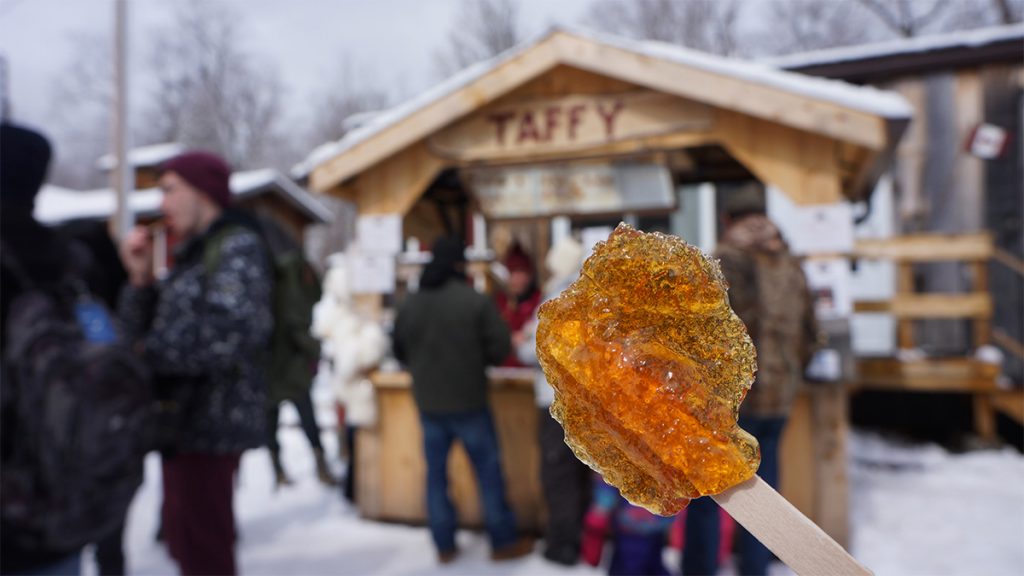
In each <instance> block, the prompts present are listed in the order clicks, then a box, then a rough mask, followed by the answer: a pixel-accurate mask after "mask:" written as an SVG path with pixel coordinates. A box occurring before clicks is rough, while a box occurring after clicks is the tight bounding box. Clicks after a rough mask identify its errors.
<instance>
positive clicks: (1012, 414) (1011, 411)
mask: <svg viewBox="0 0 1024 576" xmlns="http://www.w3.org/2000/svg"><path fill="white" fill-rule="evenodd" d="M992 409H993V410H995V411H996V412H1001V413H1003V414H1005V415H1006V416H1007V417H1009V418H1010V419H1011V420H1013V421H1014V422H1016V423H1018V424H1021V425H1024V391H1022V390H1001V391H999V392H993V393H992Z"/></svg>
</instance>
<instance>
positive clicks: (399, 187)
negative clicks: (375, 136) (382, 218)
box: [344, 142, 445, 215]
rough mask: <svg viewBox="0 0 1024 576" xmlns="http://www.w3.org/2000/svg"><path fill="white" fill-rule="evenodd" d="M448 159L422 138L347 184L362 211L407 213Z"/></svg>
mask: <svg viewBox="0 0 1024 576" xmlns="http://www.w3.org/2000/svg"><path fill="white" fill-rule="evenodd" d="M444 167H445V163H444V161H443V160H441V159H440V158H438V157H436V156H434V155H433V154H431V153H430V151H429V150H428V149H427V147H426V145H425V144H424V143H422V142H420V143H418V144H416V145H415V146H412V147H410V148H407V149H406V150H404V151H403V152H401V153H400V154H397V155H395V156H391V157H390V158H388V159H387V160H386V161H384V162H382V163H380V164H378V165H376V166H374V167H373V168H371V169H369V170H367V171H366V172H363V173H362V174H360V175H359V177H358V178H356V179H355V180H354V181H353V182H351V183H349V184H347V185H346V186H345V187H344V188H345V189H346V190H348V191H349V192H348V193H349V194H350V195H351V196H352V197H353V198H354V199H355V202H356V206H357V207H358V209H359V214H360V215H368V214H405V213H407V212H408V211H409V209H410V208H412V205H413V204H414V203H415V202H416V200H417V199H418V198H419V197H420V196H421V195H422V194H423V193H424V192H426V190H427V187H429V186H430V184H431V182H433V181H434V179H435V178H437V175H438V174H439V173H440V172H441V170H443V169H444Z"/></svg>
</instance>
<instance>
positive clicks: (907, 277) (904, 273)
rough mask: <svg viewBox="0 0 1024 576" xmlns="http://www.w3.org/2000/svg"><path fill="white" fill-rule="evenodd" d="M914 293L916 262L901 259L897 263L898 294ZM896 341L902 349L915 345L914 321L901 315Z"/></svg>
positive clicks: (897, 326)
mask: <svg viewBox="0 0 1024 576" xmlns="http://www.w3.org/2000/svg"><path fill="white" fill-rule="evenodd" d="M913 293H914V264H913V263H911V262H906V261H901V262H899V263H898V264H896V295H897V296H904V295H911V294H913ZM896 331H897V332H896V342H897V346H899V347H900V348H901V349H907V348H913V347H914V321H913V320H912V319H910V318H906V317H901V318H899V319H898V320H897V321H896Z"/></svg>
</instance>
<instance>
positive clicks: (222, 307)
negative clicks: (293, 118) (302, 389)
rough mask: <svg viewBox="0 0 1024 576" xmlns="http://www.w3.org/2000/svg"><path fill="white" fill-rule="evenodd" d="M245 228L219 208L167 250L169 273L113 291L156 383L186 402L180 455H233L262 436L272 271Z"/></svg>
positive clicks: (258, 442)
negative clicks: (215, 245) (210, 257)
mask: <svg viewBox="0 0 1024 576" xmlns="http://www.w3.org/2000/svg"><path fill="white" fill-rule="evenodd" d="M245 225H246V222H245V221H244V219H243V218H242V217H241V216H238V215H235V214H233V213H231V212H228V213H226V214H225V215H224V216H223V217H222V218H221V219H219V220H218V221H216V222H215V223H214V224H213V225H212V226H210V229H209V230H207V232H206V233H204V234H203V235H201V236H199V237H197V238H195V239H193V240H191V241H189V242H187V243H185V244H184V245H183V246H181V247H180V248H179V249H178V250H177V251H176V252H175V266H174V269H173V271H172V273H171V275H170V276H169V277H168V278H167V279H165V280H164V281H162V282H160V283H159V285H157V286H155V287H149V288H142V289H140V288H134V287H131V286H129V287H127V288H126V289H125V291H124V293H122V296H121V301H120V310H119V312H120V316H121V320H122V322H123V323H124V326H125V330H126V332H127V334H128V335H129V337H131V338H133V339H135V340H137V341H138V344H139V346H140V348H141V351H142V354H143V357H144V358H145V360H146V362H147V363H148V365H149V366H150V369H151V370H152V371H153V374H154V377H155V379H156V380H157V382H158V385H162V386H165V387H173V388H175V390H176V391H177V392H185V391H186V390H187V393H185V394H184V395H176V396H177V397H182V398H184V399H185V401H184V402H183V405H184V406H185V408H184V416H183V428H184V432H183V434H182V435H181V438H180V440H179V445H178V446H177V449H178V450H179V451H181V452H194V453H212V454H229V453H240V452H242V451H244V450H246V449H248V448H255V447H257V446H260V445H262V444H263V443H264V442H265V440H266V434H265V420H266V416H265V413H264V410H265V409H266V405H267V385H266V381H265V375H264V371H265V368H266V367H265V366H264V365H263V360H265V358H266V356H267V354H268V349H269V348H268V347H269V338H270V334H271V330H272V328H273V313H272V308H271V293H272V290H273V283H272V276H271V274H272V272H271V269H270V264H269V262H268V259H267V255H266V252H265V248H264V245H263V243H262V240H261V239H260V237H259V236H257V234H256V233H254V232H252V231H251V228H247V227H244V226H245ZM229 227H230V230H228V228H229ZM219 233H220V234H224V238H223V240H221V241H220V246H221V248H220V256H219V258H218V259H217V264H216V267H215V268H214V269H213V271H212V273H210V274H207V271H206V266H205V265H204V259H203V254H204V246H205V244H206V242H207V241H208V240H209V239H211V238H212V237H213V236H215V235H217V234H219Z"/></svg>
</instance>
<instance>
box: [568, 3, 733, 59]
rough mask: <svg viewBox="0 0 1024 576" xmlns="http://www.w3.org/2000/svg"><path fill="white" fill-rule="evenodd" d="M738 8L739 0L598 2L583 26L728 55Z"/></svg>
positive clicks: (730, 50)
mask: <svg viewBox="0 0 1024 576" xmlns="http://www.w3.org/2000/svg"><path fill="white" fill-rule="evenodd" d="M739 7H740V2H739V0H717V1H716V0H688V1H686V2H680V1H673V0H642V1H635V0H598V1H597V2H595V3H594V4H593V5H591V7H590V9H589V10H588V12H587V16H586V18H585V23H586V24H588V25H591V26H594V27H595V28H597V29H599V30H604V31H606V32H610V33H616V34H624V35H627V36H630V37H633V38H638V39H646V40H660V41H662V42H670V43H672V44H679V45H680V46H687V47H690V48H696V49H697V50H702V51H704V52H711V53H713V54H723V55H731V54H735V53H736V52H737V51H738V48H739V43H738V35H737V29H736V23H737V18H738V16H739Z"/></svg>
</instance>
